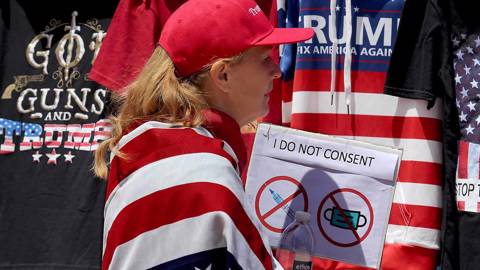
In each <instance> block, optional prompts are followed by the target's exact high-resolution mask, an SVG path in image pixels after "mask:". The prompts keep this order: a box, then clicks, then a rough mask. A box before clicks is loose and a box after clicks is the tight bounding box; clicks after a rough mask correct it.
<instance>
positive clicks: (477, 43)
mask: <svg viewBox="0 0 480 270" xmlns="http://www.w3.org/2000/svg"><path fill="white" fill-rule="evenodd" d="M475 47H477V48H478V47H480V36H477V38H476V39H475Z"/></svg>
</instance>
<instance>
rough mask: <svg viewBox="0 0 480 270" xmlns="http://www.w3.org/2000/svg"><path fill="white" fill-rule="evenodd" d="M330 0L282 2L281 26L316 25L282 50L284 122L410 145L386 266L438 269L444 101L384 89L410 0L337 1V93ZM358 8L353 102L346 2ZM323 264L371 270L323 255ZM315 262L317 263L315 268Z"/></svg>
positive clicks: (393, 215)
mask: <svg viewBox="0 0 480 270" xmlns="http://www.w3.org/2000/svg"><path fill="white" fill-rule="evenodd" d="M332 1H333V0H332ZM332 1H330V0H328V1H326V0H304V1H289V0H278V2H277V5H278V10H279V13H278V17H279V26H282V27H313V28H314V30H315V32H316V35H315V36H314V38H313V39H312V40H310V41H306V42H303V43H299V44H298V45H287V46H284V47H283V48H282V49H281V52H282V55H281V69H282V79H283V83H282V89H281V90H282V104H281V106H282V124H283V125H285V126H289V127H292V128H297V129H302V130H306V131H311V132H318V133H324V134H329V135H338V136H342V137H346V138H351V139H356V140H361V141H367V142H371V143H375V144H380V145H387V146H393V147H399V148H402V149H403V150H404V154H403V159H402V161H401V165H400V171H399V177H398V181H397V187H396V191H395V196H394V200H393V204H392V210H391V215H390V220H389V225H388V229H387V234H386V240H385V247H384V251H383V256H382V266H381V268H382V269H407V270H413V269H415V270H416V269H434V268H435V265H436V257H437V255H438V249H439V238H440V226H441V184H442V173H441V172H442V143H441V140H442V138H441V123H442V122H441V105H440V102H437V104H436V105H435V107H433V108H432V109H430V110H427V109H426V106H427V103H426V102H425V101H421V100H410V99H404V98H399V97H394V96H389V95H385V94H383V92H384V83H385V78H386V72H387V68H388V64H389V60H390V55H391V51H392V50H393V45H394V41H395V37H396V34H397V27H398V24H399V22H400V14H401V10H402V7H403V4H404V0H368V1H367V0H351V1H350V0H346V1H340V0H339V1H336V5H335V6H334V9H335V13H336V22H335V23H336V28H337V29H336V30H337V41H338V52H337V53H336V60H335V61H336V64H335V69H334V73H335V74H334V75H336V78H335V79H334V80H335V81H336V84H335V89H334V90H335V91H334V93H333V102H332V95H331V93H330V87H331V79H332V78H333V76H332V75H333V74H332V73H333V72H332V66H331V63H332V51H334V50H333V48H332V40H333V39H334V38H335V36H332V34H331V31H330V28H331V21H330V20H331V17H330V4H331V2H332ZM348 4H350V5H351V6H350V8H351V10H350V11H351V14H352V16H351V23H352V29H351V31H352V35H351V48H352V50H355V52H354V53H352V61H351V66H350V67H351V72H350V75H351V87H352V88H351V90H352V91H351V94H350V99H351V104H350V107H349V110H348V109H347V106H346V102H347V93H346V92H345V90H344V75H345V73H344V68H345V67H344V63H345V59H346V57H345V52H346V43H345V41H346V38H347V36H348V34H347V32H346V31H345V27H344V25H345V24H346V23H347V22H348V20H347V18H346V7H347V5H348ZM315 266H316V267H319V268H322V269H363V268H361V267H357V266H351V265H346V264H344V263H337V262H333V261H327V260H323V259H318V260H316V261H315ZM315 266H314V268H315Z"/></svg>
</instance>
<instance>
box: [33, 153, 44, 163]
mask: <svg viewBox="0 0 480 270" xmlns="http://www.w3.org/2000/svg"><path fill="white" fill-rule="evenodd" d="M42 156H43V155H42V154H39V153H38V151H37V152H35V154H33V155H32V157H33V162H37V163H38V162H40V158H41V157H42Z"/></svg>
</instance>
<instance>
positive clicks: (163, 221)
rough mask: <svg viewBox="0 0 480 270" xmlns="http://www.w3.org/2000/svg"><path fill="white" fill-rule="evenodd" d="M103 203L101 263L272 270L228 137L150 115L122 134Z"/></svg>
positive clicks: (108, 265)
mask: <svg viewBox="0 0 480 270" xmlns="http://www.w3.org/2000/svg"><path fill="white" fill-rule="evenodd" d="M118 149H119V150H121V152H123V153H124V154H126V155H127V158H126V159H121V158H119V157H118V156H114V157H113V158H112V159H111V167H110V174H109V179H108V188H107V201H106V205H105V224H104V246H103V262H102V269H104V270H106V269H191V270H196V269H202V270H203V269H272V253H271V250H270V247H269V244H268V239H267V238H265V237H263V235H262V234H261V232H260V231H259V229H258V228H259V226H258V222H257V220H256V219H255V216H254V214H252V212H251V211H250V209H251V207H250V205H249V204H248V203H247V199H246V195H245V193H244V189H243V185H242V182H241V180H240V178H239V176H238V165H237V162H238V160H237V156H236V154H235V152H234V151H233V150H232V147H230V146H229V144H228V143H227V142H225V141H223V140H221V139H217V138H214V137H213V136H212V134H211V133H210V132H209V131H208V130H207V129H205V128H182V127H180V128H179V127H172V126H171V125H170V124H165V123H160V122H153V121H151V122H145V123H143V124H141V125H140V126H138V127H137V128H135V129H133V130H132V131H131V132H129V133H128V134H127V135H125V136H123V137H122V139H121V140H120V142H119V144H118Z"/></svg>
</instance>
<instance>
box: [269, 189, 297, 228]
mask: <svg viewBox="0 0 480 270" xmlns="http://www.w3.org/2000/svg"><path fill="white" fill-rule="evenodd" d="M268 190H270V194H272V198H273V200H274V201H275V202H276V203H282V202H283V198H282V196H280V194H278V193H277V192H275V190H273V189H271V188H269V189H268ZM282 209H283V211H284V212H285V213H287V215H288V216H289V217H290V218H292V219H293V220H295V213H294V212H293V211H292V209H290V207H288V205H287V204H284V205H283V206H282Z"/></svg>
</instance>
